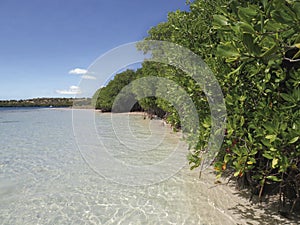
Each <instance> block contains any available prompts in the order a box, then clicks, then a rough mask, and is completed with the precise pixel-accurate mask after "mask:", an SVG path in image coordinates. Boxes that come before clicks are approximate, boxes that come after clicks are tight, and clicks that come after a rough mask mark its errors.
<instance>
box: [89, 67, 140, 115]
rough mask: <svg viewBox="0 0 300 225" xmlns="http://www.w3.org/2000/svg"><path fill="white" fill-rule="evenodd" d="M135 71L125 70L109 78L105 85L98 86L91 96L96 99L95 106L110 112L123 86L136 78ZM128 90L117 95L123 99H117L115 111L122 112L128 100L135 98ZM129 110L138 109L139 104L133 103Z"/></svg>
mask: <svg viewBox="0 0 300 225" xmlns="http://www.w3.org/2000/svg"><path fill="white" fill-rule="evenodd" d="M137 73H138V72H135V71H133V70H126V71H124V72H122V73H119V74H117V75H116V76H115V77H114V79H113V80H111V81H110V82H109V83H108V84H107V85H106V86H105V87H102V88H100V89H99V90H98V91H97V92H96V93H95V95H94V97H93V99H97V101H96V107H95V108H96V109H101V110H102V112H110V111H111V110H112V107H113V104H114V101H115V100H116V97H117V96H118V94H119V93H120V92H121V90H122V89H123V88H124V87H125V86H127V85H129V84H130V83H131V81H133V80H135V79H136V74H137ZM128 91H129V92H128V93H124V92H123V96H119V98H123V99H118V101H117V102H118V104H119V105H117V106H116V107H115V109H116V111H118V112H123V111H124V109H126V105H127V103H128V101H129V100H132V99H135V96H134V95H133V93H131V90H128ZM122 104H123V105H122ZM131 110H132V111H136V110H140V106H139V105H138V104H135V105H134V107H133V108H132V109H131Z"/></svg>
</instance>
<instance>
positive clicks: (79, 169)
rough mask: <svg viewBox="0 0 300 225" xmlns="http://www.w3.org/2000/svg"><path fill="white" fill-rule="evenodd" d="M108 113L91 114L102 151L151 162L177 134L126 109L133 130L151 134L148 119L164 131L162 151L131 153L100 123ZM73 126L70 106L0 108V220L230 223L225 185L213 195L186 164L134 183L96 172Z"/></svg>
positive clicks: (169, 147)
mask: <svg viewBox="0 0 300 225" xmlns="http://www.w3.org/2000/svg"><path fill="white" fill-rule="evenodd" d="M108 115H109V114H100V113H99V114H97V115H96V117H95V121H96V122H95V124H96V127H97V129H98V132H99V136H100V137H102V138H104V139H105V140H106V141H105V145H106V147H107V149H108V151H109V152H110V153H111V154H112V155H113V156H114V157H119V158H120V160H124V161H126V160H127V162H130V163H136V164H137V165H139V163H140V162H141V160H144V161H143V163H147V162H151V160H154V159H155V160H156V159H160V158H163V157H165V155H166V154H168V153H169V152H170V151H171V150H170V149H171V148H172V146H173V145H174V144H177V143H178V137H177V136H176V135H168V133H170V131H168V130H166V129H169V128H167V127H163V126H161V122H160V121H154V122H151V123H152V125H151V124H150V125H149V121H147V120H143V118H142V116H137V115H136V116H134V115H131V116H130V117H131V119H130V121H131V125H130V127H131V128H132V132H133V134H134V135H136V136H137V137H138V136H143V135H145V136H147V135H149V126H151V128H152V131H153V130H154V131H155V130H156V131H157V133H158V135H162V134H161V133H160V132H162V130H163V131H167V132H164V135H166V134H167V135H166V137H164V143H162V144H160V145H159V146H160V147H159V148H161V149H165V151H164V152H162V153H161V154H160V155H159V154H157V153H155V154H152V153H151V152H150V153H149V152H147V154H146V155H147V157H145V158H144V159H143V157H141V153H137V154H133V155H136V158H135V157H133V156H132V154H130V155H128V152H124V151H122V147H121V146H122V144H120V142H118V141H115V140H116V139H115V137H114V136H113V132H112V130H109V127H107V126H106V125H107V124H109V120H110V117H109V116H108ZM122 116H124V115H120V118H121V119H122ZM120 121H122V120H120ZM105 124H106V125H105ZM120 127H122V126H121V122H120ZM72 129H73V128H72V111H71V110H63V109H61V110H59V109H58V110H56V109H55V110H53V109H26V108H23V109H0V223H1V224H235V223H236V222H235V221H234V219H233V217H232V216H230V214H229V213H228V212H227V209H226V205H227V204H228V203H229V201H230V197H226V193H225V192H224V195H223V197H222V199H220V198H219V196H218V195H219V190H218V194H214V193H215V192H216V191H217V190H215V189H213V188H211V186H212V184H211V183H208V181H206V180H205V179H204V180H203V179H202V180H199V179H197V175H196V174H195V173H191V172H190V171H189V169H188V167H185V168H183V169H182V170H180V171H179V172H178V173H177V174H176V175H174V176H172V177H171V178H170V179H167V180H165V181H162V182H159V183H157V184H153V185H147V186H140V187H132V186H128V185H122V184H119V183H116V182H113V181H111V180H110V179H107V178H105V177H103V176H101V174H100V175H99V174H98V173H96V172H95V171H94V170H93V169H92V168H91V167H90V165H88V164H87V163H86V161H85V160H84V159H83V158H82V155H81V153H80V151H79V150H78V146H77V144H76V140H75V138H74V134H73V130H72ZM106 129H107V130H106ZM118 134H119V135H120V134H122V132H118ZM126 135H128V133H124V139H125V140H126V138H127V136H126ZM121 139H122V137H121ZM113 140H114V141H113ZM110 141H111V142H112V145H110V144H109V142H110ZM123 144H124V143H123ZM131 144H132V146H134V145H135V143H132V142H131ZM137 144H139V145H140V143H137ZM154 145H157V143H154ZM146 147H147V146H141V149H142V148H146ZM183 151H186V150H185V149H183ZM145 159H146V160H145ZM128 160H129V161H128ZM110 166H111V167H112V168H113V166H114V165H110ZM108 169H109V168H108ZM216 193H217V192H216Z"/></svg>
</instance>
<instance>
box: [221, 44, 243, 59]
mask: <svg viewBox="0 0 300 225" xmlns="http://www.w3.org/2000/svg"><path fill="white" fill-rule="evenodd" d="M217 54H218V55H219V56H223V57H239V56H240V53H239V51H238V50H237V49H236V48H235V47H234V46H233V45H232V43H230V42H227V43H224V44H221V45H218V47H217Z"/></svg>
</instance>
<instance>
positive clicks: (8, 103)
mask: <svg viewBox="0 0 300 225" xmlns="http://www.w3.org/2000/svg"><path fill="white" fill-rule="evenodd" d="M74 101H76V105H90V104H91V100H90V99H85V98H83V99H81V98H80V99H75V98H33V99H24V100H0V107H71V106H73V103H74Z"/></svg>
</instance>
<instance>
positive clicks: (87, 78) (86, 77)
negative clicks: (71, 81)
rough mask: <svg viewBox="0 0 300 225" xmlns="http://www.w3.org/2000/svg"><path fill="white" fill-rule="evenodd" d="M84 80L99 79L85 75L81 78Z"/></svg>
mask: <svg viewBox="0 0 300 225" xmlns="http://www.w3.org/2000/svg"><path fill="white" fill-rule="evenodd" d="M81 78H82V79H86V80H96V79H97V78H96V77H94V76H90V75H83V76H81Z"/></svg>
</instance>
